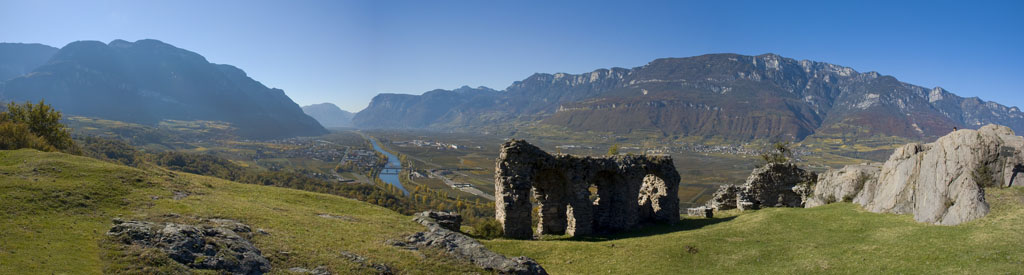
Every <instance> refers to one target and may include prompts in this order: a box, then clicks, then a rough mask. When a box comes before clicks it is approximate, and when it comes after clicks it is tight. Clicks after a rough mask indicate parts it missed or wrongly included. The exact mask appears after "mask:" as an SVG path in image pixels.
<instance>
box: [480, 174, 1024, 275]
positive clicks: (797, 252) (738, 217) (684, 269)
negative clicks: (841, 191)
mask: <svg viewBox="0 0 1024 275" xmlns="http://www.w3.org/2000/svg"><path fill="white" fill-rule="evenodd" d="M986 193H987V196H988V201H989V203H990V204H991V206H992V212H991V213H990V214H989V215H988V216H986V217H984V218H982V219H979V220H975V221H972V222H968V223H965V224H961V225H958V226H937V225H928V224H922V223H918V222H915V221H914V220H913V218H912V217H911V216H909V215H893V214H878V213H870V212H865V211H862V210H860V208H859V206H857V205H854V204H850V203H837V204H831V205H826V206H822V207H817V208H811V209H793V208H771V209H764V210H758V211H752V212H743V213H736V212H731V213H726V214H725V215H721V217H715V218H713V219H685V220H683V221H681V222H680V223H678V224H676V225H673V226H653V227H649V228H645V229H642V230H637V231H634V232H630V233H626V234H622V235H616V236H609V237H606V238H580V239H572V238H566V237H554V238H549V239H546V240H542V241H517V240H492V241H486V242H485V244H486V245H487V246H488V247H490V248H491V249H494V250H495V251H498V252H499V253H505V254H511V255H520V254H522V255H526V256H528V257H531V258H534V259H536V260H537V261H538V262H540V263H541V265H543V266H544V267H545V268H546V269H547V270H548V271H549V272H551V273H552V274H676V273H696V274H809V273H829V274H851V273H852V274H1020V273H1021V272H1024V231H1022V230H1021V227H1022V226H1024V188H1021V187H1016V188H1009V189H989V190H987V192H986Z"/></svg>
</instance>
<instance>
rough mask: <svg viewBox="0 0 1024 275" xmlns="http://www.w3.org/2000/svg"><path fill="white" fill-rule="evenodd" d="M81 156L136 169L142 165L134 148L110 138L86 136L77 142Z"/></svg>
mask: <svg viewBox="0 0 1024 275" xmlns="http://www.w3.org/2000/svg"><path fill="white" fill-rule="evenodd" d="M78 144H79V145H81V147H82V155H85V156H87V157H91V158H95V159H100V160H106V161H111V162H115V163H120V164H124V165H128V166H134V167H137V166H139V164H141V163H142V158H141V154H140V153H139V151H138V150H135V147H133V146H131V145H130V144H128V143H125V142H124V141H121V140H117V139H110V138H102V137H94V136H87V137H84V138H81V139H79V140H78Z"/></svg>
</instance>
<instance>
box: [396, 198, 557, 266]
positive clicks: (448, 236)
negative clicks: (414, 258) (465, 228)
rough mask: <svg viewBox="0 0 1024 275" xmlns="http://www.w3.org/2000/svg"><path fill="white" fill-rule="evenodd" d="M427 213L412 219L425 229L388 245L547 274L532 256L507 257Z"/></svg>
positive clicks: (480, 263) (478, 264)
mask: <svg viewBox="0 0 1024 275" xmlns="http://www.w3.org/2000/svg"><path fill="white" fill-rule="evenodd" d="M431 213H432V212H430V211H427V212H422V213H417V214H416V215H415V217H414V218H413V220H414V221H416V222H418V223H420V224H422V225H424V226H426V227H427V231H425V232H418V233H416V234H413V235H412V236H409V237H408V238H407V239H406V241H407V242H396V241H390V243H391V245H394V246H404V247H410V246H411V247H431V248H435V249H439V250H441V251H444V252H445V253H447V254H448V255H452V256H454V257H455V258H458V259H462V260H466V261H469V262H472V263H473V264H476V265H477V266H480V267H482V268H484V269H486V270H488V271H493V272H496V273H498V274H524V275H525V274H547V271H545V270H544V268H543V267H541V266H540V264H538V263H537V261H534V260H533V259H530V258H527V257H523V256H520V257H516V258H512V259H509V258H508V257H505V256H503V255H501V254H498V253H496V252H494V251H491V250H488V249H487V248H486V247H484V245H483V244H480V242H478V241H476V240H474V239H473V238H470V237H469V236H466V235H465V234H462V233H459V232H457V231H452V230H448V229H446V228H445V227H443V226H442V225H441V224H439V223H438V222H437V221H436V220H434V219H433V218H431Z"/></svg>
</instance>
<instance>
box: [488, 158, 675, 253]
mask: <svg viewBox="0 0 1024 275" xmlns="http://www.w3.org/2000/svg"><path fill="white" fill-rule="evenodd" d="M591 188H596V189H597V192H596V194H592V193H591V191H590V189H591ZM678 190H679V173H678V172H676V168H675V166H674V165H673V163H672V158H671V157H669V156H640V155H636V156H633V155H629V156H614V157H601V158H594V157H579V156H571V155H565V154H558V155H551V154H548V153H546V152H544V151H543V150H541V149H540V148H537V147H536V146H533V145H530V144H529V143H527V142H526V141H522V140H511V141H508V142H506V143H505V144H503V145H502V147H501V155H500V156H499V157H498V161H497V167H496V170H495V176H494V197H495V208H496V209H495V217H496V218H497V219H498V221H499V222H501V224H502V227H503V229H504V230H505V237H508V238H518V239H529V238H532V237H533V235H534V232H531V219H530V216H531V211H532V209H533V205H531V203H530V196H531V192H532V195H533V197H534V198H536V200H537V202H538V203H539V209H540V210H539V213H538V216H539V220H540V221H539V222H538V224H537V232H536V233H537V234H555V235H562V234H569V235H572V236H582V235H588V234H594V233H610V232H616V231H622V230H626V229H630V228H633V227H634V226H636V225H638V224H641V223H647V222H669V223H671V222H676V221H678V220H679V195H678Z"/></svg>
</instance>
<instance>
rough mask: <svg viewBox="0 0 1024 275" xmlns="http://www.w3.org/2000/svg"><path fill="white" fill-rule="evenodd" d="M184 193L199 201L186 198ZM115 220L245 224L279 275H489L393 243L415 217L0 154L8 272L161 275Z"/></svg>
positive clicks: (214, 182) (51, 156) (199, 180)
mask: <svg viewBox="0 0 1024 275" xmlns="http://www.w3.org/2000/svg"><path fill="white" fill-rule="evenodd" d="M175 193H178V194H179V195H180V194H186V193H187V194H189V195H188V196H187V197H185V198H182V199H180V200H176V199H174V196H175ZM170 214H177V216H175V215H170ZM321 214H328V215H331V216H333V217H334V218H324V217H320V215H321ZM115 217H122V218H124V219H141V220H152V221H168V220H170V221H183V220H184V221H187V220H189V219H198V218H229V219H235V220H239V221H241V222H243V223H246V224H248V225H250V226H251V227H252V228H253V230H256V229H262V230H264V231H266V232H268V233H269V234H266V235H263V234H254V237H253V240H252V241H253V243H254V244H255V245H256V246H257V247H259V248H260V249H261V250H262V252H263V255H264V256H266V257H267V258H268V259H269V260H270V261H271V264H272V266H273V268H274V269H273V270H272V272H273V273H282V272H284V271H285V270H286V269H288V268H291V267H305V268H309V269H312V268H314V267H317V266H326V267H328V268H329V269H330V270H332V271H334V272H335V273H367V272H372V271H371V270H369V269H365V268H364V267H362V266H360V265H358V264H356V263H353V262H350V261H349V260H347V259H346V258H345V257H343V256H341V255H340V252H341V251H348V252H351V253H355V254H359V255H362V256H365V257H366V258H368V259H369V261H370V262H373V263H383V264H387V265H388V266H391V267H392V268H393V269H396V270H398V271H399V272H402V273H453V272H454V273H464V272H480V271H481V270H479V269H476V268H475V267H473V266H469V265H466V264H464V263H456V262H452V261H450V260H447V259H446V258H444V257H441V256H440V255H438V254H436V253H434V252H430V251H422V252H410V251H405V250H402V249H398V248H394V247H390V246H387V245H384V244H383V242H384V241H385V240H387V239H391V238H398V237H400V236H403V235H405V234H410V233H413V232H416V231H422V230H423V228H422V227H421V226H420V225H418V224H416V223H414V222H412V221H411V220H410V218H409V217H408V216H403V215H400V214H397V213H395V212H393V211H390V210H387V209H385V208H382V207H377V206H373V205H370V204H366V203H362V202H359V201H355V200H350V199H345V198H341V197H337V196H331V195H323V194H317V193H310V192H303V191H296V190H291V189H284V188H276V187H265V186H257V185H246V184H239V183H234V182H229V181H224V180H220V179H215V178H210V177H202V176H196V175H192V174H186V173H177V172H169V171H166V170H163V169H158V168H147V169H135V168H130V167H127V166H121V165H116V164H110V163H106V162H101V161H97V160H94V159H89V158H84V157H78V156H71V155H67V154H61V153H42V152H39V151H35V150H27V149H25V150H16V151H0V274H16V273H18V274H20V273H40V274H41V273H71V274H95V273H110V272H117V273H122V272H131V271H135V272H143V273H149V272H152V271H153V270H148V271H145V270H141V269H140V268H142V265H143V264H142V263H143V262H147V261H148V262H149V264H160V261H159V260H158V258H159V257H156V256H153V255H147V254H145V253H142V255H141V257H142V259H143V260H139V257H140V255H138V254H139V253H137V252H138V251H124V250H122V249H120V248H119V246H118V245H114V244H113V243H111V242H109V241H107V240H106V237H105V233H106V232H107V230H108V229H109V228H110V227H111V226H112V223H111V220H112V219H113V218H115ZM164 268H168V267H167V266H164Z"/></svg>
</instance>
